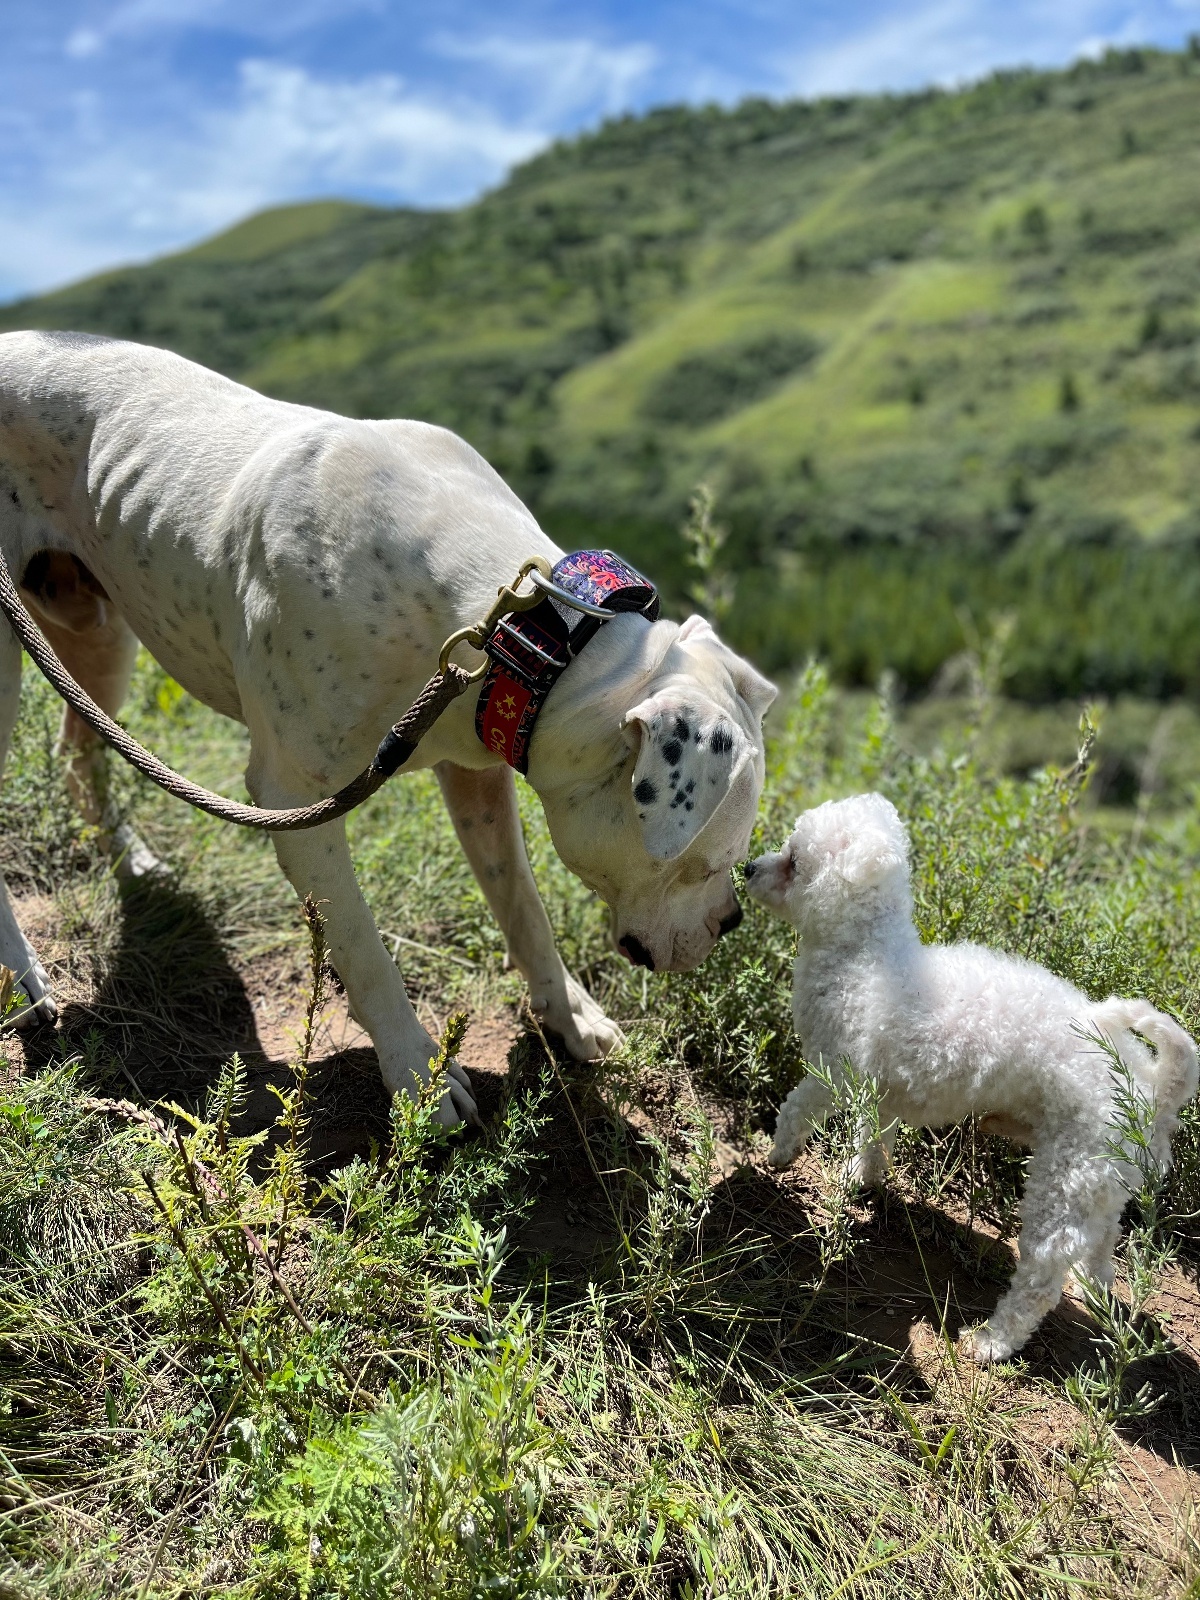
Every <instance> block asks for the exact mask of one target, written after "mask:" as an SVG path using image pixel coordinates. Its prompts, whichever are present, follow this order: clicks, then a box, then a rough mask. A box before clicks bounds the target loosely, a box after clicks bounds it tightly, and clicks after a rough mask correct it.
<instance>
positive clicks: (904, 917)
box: [746, 794, 1198, 1361]
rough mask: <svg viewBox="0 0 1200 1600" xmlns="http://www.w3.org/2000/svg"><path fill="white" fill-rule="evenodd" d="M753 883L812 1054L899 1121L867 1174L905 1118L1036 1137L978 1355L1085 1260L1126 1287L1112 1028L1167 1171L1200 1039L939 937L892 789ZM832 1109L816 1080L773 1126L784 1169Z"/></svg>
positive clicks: (1123, 1004) (775, 859) (871, 1158)
mask: <svg viewBox="0 0 1200 1600" xmlns="http://www.w3.org/2000/svg"><path fill="white" fill-rule="evenodd" d="M746 886H747V889H748V890H749V892H750V894H751V895H752V896H753V897H754V898H755V899H757V900H759V901H761V902H762V903H763V904H764V905H766V906H768V907H769V908H770V909H771V910H773V911H775V912H777V913H778V915H780V916H782V917H784V918H785V919H786V920H787V921H788V922H790V923H792V924H793V925H794V926H795V928H796V929H797V930H798V932H799V934H800V949H799V954H798V955H797V957H796V966H795V976H794V989H793V1002H792V1003H793V1017H794V1021H795V1027H796V1031H797V1033H798V1034H799V1035H800V1037H801V1039H802V1040H803V1042H804V1048H805V1053H806V1055H807V1056H808V1058H809V1059H810V1060H813V1061H816V1060H821V1061H823V1062H824V1063H826V1064H827V1065H833V1066H834V1067H835V1070H836V1064H837V1063H839V1062H842V1061H844V1060H847V1059H848V1060H849V1061H851V1062H853V1064H854V1066H855V1068H856V1069H857V1070H858V1071H859V1072H861V1073H864V1074H866V1075H868V1076H870V1077H873V1078H875V1079H877V1081H878V1082H879V1085H880V1089H881V1091H882V1098H881V1103H880V1113H881V1115H880V1123H881V1126H882V1127H883V1128H884V1130H885V1131H884V1133H883V1136H882V1139H881V1140H880V1141H879V1142H877V1143H875V1144H872V1143H870V1142H869V1141H864V1144H863V1146H862V1148H861V1150H860V1153H859V1156H858V1159H857V1162H856V1169H855V1170H856V1175H857V1176H858V1178H859V1179H860V1181H863V1182H866V1183H870V1182H872V1181H875V1180H876V1179H877V1178H878V1177H879V1176H880V1175H881V1174H882V1172H883V1170H884V1169H885V1167H886V1164H887V1159H888V1151H889V1150H890V1147H891V1144H892V1142H893V1141H894V1139H895V1135H896V1130H897V1126H898V1124H899V1123H900V1122H902V1121H903V1122H907V1123H910V1124H912V1125H913V1126H916V1127H939V1126H943V1125H945V1124H947V1123H951V1122H955V1121H957V1120H959V1119H960V1118H962V1117H965V1116H969V1115H979V1116H981V1117H982V1118H983V1123H982V1126H983V1127H984V1128H985V1129H990V1130H992V1131H995V1132H998V1133H1003V1134H1005V1135H1006V1136H1008V1137H1010V1138H1015V1139H1016V1140H1017V1141H1018V1142H1019V1143H1022V1144H1028V1145H1031V1146H1032V1148H1033V1156H1032V1159H1031V1161H1030V1164H1029V1169H1028V1174H1027V1178H1026V1186H1025V1196H1024V1199H1023V1201H1022V1205H1021V1222H1022V1226H1021V1238H1020V1263H1019V1265H1018V1267H1017V1270H1016V1272H1015V1274H1014V1275H1013V1280H1012V1283H1011V1285H1010V1286H1009V1289H1008V1292H1007V1293H1006V1294H1005V1295H1004V1297H1003V1298H1002V1299H1001V1301H1000V1303H999V1305H998V1306H997V1308H996V1310H995V1312H994V1314H993V1315H992V1317H991V1319H990V1320H989V1321H988V1322H987V1323H985V1324H984V1325H983V1326H982V1327H981V1328H977V1329H976V1330H975V1331H974V1333H973V1335H972V1340H971V1351H972V1354H974V1356H975V1357H976V1358H977V1359H978V1360H981V1361H991V1360H1000V1359H1003V1358H1004V1357H1006V1356H1008V1355H1011V1354H1012V1353H1013V1351H1015V1350H1019V1349H1020V1348H1021V1346H1022V1345H1023V1344H1024V1343H1025V1341H1026V1340H1027V1339H1028V1338H1029V1336H1030V1334H1031V1333H1032V1332H1033V1331H1034V1329H1035V1328H1036V1327H1037V1325H1038V1324H1039V1322H1040V1321H1041V1320H1042V1318H1043V1317H1044V1316H1045V1314H1046V1313H1047V1311H1049V1310H1050V1309H1051V1308H1052V1307H1053V1306H1054V1305H1056V1304H1057V1302H1058V1299H1059V1296H1060V1295H1061V1293H1062V1290H1063V1286H1064V1283H1065V1280H1066V1278H1067V1275H1068V1273H1069V1271H1070V1270H1071V1268H1072V1267H1079V1268H1080V1269H1081V1270H1083V1271H1084V1272H1086V1273H1088V1274H1090V1275H1091V1276H1093V1277H1096V1278H1099V1279H1100V1280H1102V1281H1105V1282H1111V1281H1112V1275H1113V1262H1112V1256H1113V1250H1114V1248H1115V1246H1116V1242H1117V1238H1118V1234H1119V1229H1120V1219H1121V1212H1122V1210H1123V1209H1124V1204H1125V1200H1126V1198H1127V1191H1126V1189H1125V1187H1124V1186H1123V1183H1122V1178H1123V1177H1126V1176H1128V1175H1129V1173H1130V1170H1131V1169H1130V1168H1129V1167H1128V1166H1127V1164H1126V1163H1124V1162H1122V1161H1120V1160H1117V1159H1114V1158H1113V1157H1112V1155H1111V1154H1110V1152H1109V1151H1108V1149H1107V1148H1106V1147H1107V1145H1108V1143H1109V1141H1110V1140H1111V1139H1112V1138H1113V1130H1112V1120H1113V1078H1112V1073H1111V1070H1110V1065H1111V1064H1110V1060H1109V1057H1108V1055H1107V1054H1106V1052H1105V1051H1104V1050H1103V1049H1102V1048H1101V1046H1100V1044H1099V1042H1098V1041H1097V1038H1096V1036H1097V1035H1098V1034H1099V1035H1103V1036H1104V1037H1105V1038H1107V1039H1108V1040H1109V1041H1110V1042H1111V1043H1112V1045H1113V1046H1114V1047H1115V1048H1116V1050H1117V1052H1118V1053H1119V1055H1120V1058H1121V1060H1122V1061H1123V1062H1124V1063H1125V1065H1126V1066H1127V1067H1128V1068H1129V1069H1130V1071H1131V1072H1132V1074H1133V1077H1134V1080H1135V1082H1136V1084H1137V1086H1138V1087H1139V1089H1140V1090H1141V1091H1142V1092H1143V1093H1144V1094H1145V1096H1146V1098H1147V1100H1148V1101H1149V1102H1151V1103H1152V1105H1153V1107H1154V1124H1153V1135H1152V1143H1153V1150H1154V1155H1155V1157H1156V1159H1157V1160H1158V1161H1159V1162H1160V1163H1161V1165H1162V1166H1163V1167H1164V1168H1165V1167H1166V1166H1167V1165H1168V1164H1169V1161H1170V1154H1171V1147H1170V1141H1171V1135H1172V1134H1173V1133H1174V1131H1175V1128H1176V1125H1177V1122H1178V1112H1179V1109H1180V1107H1181V1106H1182V1105H1183V1104H1184V1103H1185V1102H1186V1101H1187V1100H1189V1099H1190V1098H1191V1096H1192V1095H1193V1094H1195V1092H1196V1087H1197V1076H1198V1074H1197V1054H1196V1046H1195V1044H1194V1043H1193V1042H1192V1040H1191V1039H1190V1038H1189V1036H1188V1035H1187V1034H1186V1033H1185V1032H1184V1031H1183V1029H1182V1028H1180V1027H1179V1025H1178V1024H1177V1023H1176V1022H1174V1021H1172V1019H1171V1018H1170V1017H1168V1016H1165V1015H1163V1013H1162V1012H1160V1011H1156V1010H1155V1009H1154V1007H1153V1006H1151V1005H1150V1004H1149V1003H1148V1002H1147V1001H1145V1000H1123V999H1119V998H1116V997H1114V998H1111V999H1108V1000H1104V1001H1101V1002H1099V1003H1097V1002H1093V1001H1091V1000H1089V999H1088V997H1087V996H1086V995H1085V994H1083V993H1082V992H1081V991H1080V990H1079V989H1076V988H1075V987H1074V986H1073V985H1072V984H1070V983H1067V982H1066V981H1065V980H1064V979H1062V978H1057V977H1055V976H1054V975H1053V973H1050V972H1047V971H1046V970H1045V969H1044V968H1043V967H1039V966H1035V965H1034V964H1033V963H1032V962H1030V961H1024V960H1021V959H1020V958H1019V957H1016V956H1010V955H1005V954H1002V953H1001V952H999V951H996V950H988V949H985V948H983V947H982V946H980V945H973V944H956V945H923V944H922V943H921V941H920V938H919V937H918V935H917V931H916V929H915V927H914V926H913V920H912V898H911V895H910V892H909V873H908V835H907V832H906V830H905V827H904V824H903V822H902V821H901V820H900V817H899V815H898V814H897V812H896V809H895V807H894V806H893V805H892V804H891V803H890V802H889V801H887V800H885V799H884V798H883V797H882V796H881V795H877V794H866V795H856V796H854V797H853V798H851V799H849V800H838V801H830V802H828V803H827V804H825V805H822V806H817V807H816V808H815V809H814V810H812V811H806V812H805V813H804V815H803V816H801V817H800V818H799V819H798V821H797V823H796V830H795V832H794V833H793V834H792V836H791V838H790V839H789V840H788V841H787V844H786V845H785V846H784V848H783V850H782V852H780V853H779V854H777V855H766V856H760V857H759V859H758V860H757V861H753V862H751V863H750V864H749V866H748V867H747V868H746ZM1135 1029H1136V1034H1135V1033H1134V1032H1132V1031H1131V1030H1135ZM1137 1034H1140V1035H1141V1036H1142V1037H1141V1038H1139V1037H1137V1036H1136V1035H1137ZM1089 1036H1090V1037H1089ZM1144 1040H1149V1041H1150V1044H1151V1045H1152V1046H1153V1049H1152V1050H1151V1049H1150V1048H1148V1047H1147V1045H1146V1044H1145V1043H1144V1042H1143V1041H1144ZM830 1106H831V1097H830V1093H829V1090H828V1089H827V1088H826V1086H825V1085H824V1084H822V1083H820V1082H818V1080H817V1079H815V1078H812V1077H808V1078H805V1079H803V1080H802V1082H801V1083H800V1084H799V1085H798V1086H797V1087H796V1088H795V1089H793V1090H792V1092H791V1094H789V1095H788V1097H787V1099H786V1100H785V1102H784V1104H783V1107H782V1109H781V1110H780V1113H779V1121H778V1125H777V1127H776V1130H775V1144H774V1148H773V1149H772V1152H771V1159H772V1161H773V1162H774V1163H775V1164H776V1165H778V1166H785V1165H787V1163H788V1162H790V1161H792V1160H793V1159H794V1158H795V1156H796V1155H797V1154H798V1152H799V1151H800V1150H801V1149H802V1147H803V1146H804V1144H805V1142H806V1141H807V1139H808V1137H809V1135H810V1134H811V1133H812V1131H813V1129H814V1127H817V1126H819V1125H820V1123H821V1122H822V1121H823V1120H824V1118H825V1116H826V1115H827V1114H828V1112H829V1110H830ZM1123 1169H1124V1170H1123Z"/></svg>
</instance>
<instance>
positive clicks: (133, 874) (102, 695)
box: [38, 605, 163, 879]
mask: <svg viewBox="0 0 1200 1600" xmlns="http://www.w3.org/2000/svg"><path fill="white" fill-rule="evenodd" d="M38 620H39V622H40V624H41V627H42V631H43V632H44V633H45V635H46V638H47V639H48V640H49V641H50V643H51V645H52V646H53V647H54V651H55V653H56V654H57V656H58V658H59V660H60V661H61V662H62V663H63V665H64V666H65V667H66V669H67V671H68V672H69V673H70V674H71V676H72V677H73V678H74V679H75V681H76V682H77V683H78V684H79V685H80V686H81V687H82V688H84V689H86V690H87V692H88V694H90V695H91V697H92V699H93V700H94V701H95V702H96V704H97V705H98V706H99V707H100V708H101V710H103V711H107V712H108V714H109V716H110V717H115V716H116V715H117V713H118V712H119V711H120V709H121V706H122V705H123V704H124V701H125V696H126V693H127V692H128V689H129V680H130V678H131V677H132V675H133V664H134V661H135V660H136V659H137V649H138V642H137V639H136V638H135V636H134V634H133V632H132V631H131V629H130V628H129V627H128V626H127V624H126V623H125V621H124V619H123V618H122V617H121V616H120V615H118V613H117V612H116V611H115V610H114V609H113V607H112V606H111V605H108V606H107V607H106V608H105V620H104V621H103V623H101V624H100V625H99V626H96V627H93V628H89V629H87V630H86V631H84V632H76V631H74V630H73V629H70V628H64V627H62V626H60V625H59V624H58V623H56V622H54V621H53V619H51V618H49V617H45V616H39V619H38ZM58 750H59V754H60V755H61V756H63V757H65V759H66V764H67V787H68V789H70V791H71V797H72V799H73V800H74V801H75V804H76V805H77V806H78V808H79V812H80V815H81V816H82V817H83V819H84V821H85V822H87V823H89V824H90V825H91V826H92V827H93V828H96V829H97V830H98V831H99V833H100V836H101V838H102V839H103V841H104V844H105V847H106V848H107V850H108V852H109V854H110V855H111V856H112V860H113V871H114V873H115V874H116V876H117V877H118V878H122V879H128V878H141V877H145V876H147V875H149V874H152V873H156V872H161V871H163V866H162V863H161V862H160V861H159V860H158V858H157V856H155V854H154V853H153V851H151V850H150V849H149V848H148V847H147V846H146V845H145V844H144V843H143V842H142V840H141V839H140V838H139V837H138V835H137V834H136V833H135V832H134V830H133V828H132V827H131V826H130V825H129V823H128V822H123V821H122V820H121V819H120V817H119V816H118V815H117V809H116V805H115V803H114V802H113V799H112V797H111V795H110V793H109V787H108V760H109V756H108V748H107V746H106V745H105V743H104V741H103V739H101V738H100V735H99V734H97V733H94V732H93V731H92V729H91V728H89V727H88V725H87V723H86V722H84V721H82V719H81V718H80V717H78V716H76V714H75V712H74V711H72V710H71V708H70V707H69V706H64V707H63V717H62V726H61V729H60V731H59V736H58Z"/></svg>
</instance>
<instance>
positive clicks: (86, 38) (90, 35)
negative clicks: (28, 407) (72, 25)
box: [63, 28, 104, 61]
mask: <svg viewBox="0 0 1200 1600" xmlns="http://www.w3.org/2000/svg"><path fill="white" fill-rule="evenodd" d="M103 47H104V40H103V38H102V37H101V36H100V34H99V33H97V32H96V30H95V28H76V29H75V31H74V32H73V33H69V34H68V35H67V42H66V44H64V46H63V49H64V50H65V51H66V52H67V54H68V55H69V56H70V57H71V59H72V60H73V61H86V60H87V58H88V57H89V56H94V55H96V54H97V53H98V52H99V51H100V50H102V49H103Z"/></svg>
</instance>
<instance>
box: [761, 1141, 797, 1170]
mask: <svg viewBox="0 0 1200 1600" xmlns="http://www.w3.org/2000/svg"><path fill="white" fill-rule="evenodd" d="M797 1154H798V1146H796V1145H794V1144H792V1143H791V1141H790V1140H788V1141H785V1142H784V1143H782V1144H781V1143H780V1142H779V1140H778V1139H776V1141H775V1143H774V1144H773V1145H772V1146H771V1148H770V1150H769V1151H768V1152H767V1160H768V1161H769V1162H770V1163H771V1165H772V1166H773V1167H790V1166H791V1164H792V1162H793V1161H794V1160H795V1159H796V1156H797Z"/></svg>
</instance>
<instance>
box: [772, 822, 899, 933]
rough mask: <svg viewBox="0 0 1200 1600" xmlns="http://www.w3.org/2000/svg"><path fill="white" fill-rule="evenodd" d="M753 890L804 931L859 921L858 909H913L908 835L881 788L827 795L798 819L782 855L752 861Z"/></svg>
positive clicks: (876, 910) (878, 910)
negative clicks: (833, 797)
mask: <svg viewBox="0 0 1200 1600" xmlns="http://www.w3.org/2000/svg"><path fill="white" fill-rule="evenodd" d="M746 892H747V893H748V894H749V895H751V896H752V897H753V898H754V899H755V900H757V901H759V903H760V904H761V905H764V906H766V907H767V908H768V909H769V910H771V911H774V912H775V913H776V914H777V915H778V916H781V917H783V918H784V919H785V920H786V921H787V922H790V923H791V924H792V925H793V927H795V928H798V929H800V931H801V932H805V931H808V932H810V933H817V932H818V931H819V930H820V929H821V928H822V927H823V926H827V925H829V924H840V925H846V924H857V923H858V922H859V921H860V920H861V917H859V916H856V915H855V911H856V909H861V910H867V911H869V912H870V914H871V915H872V916H873V917H874V916H877V915H878V914H879V913H880V912H881V911H883V910H884V909H887V910H891V911H898V912H902V913H904V914H905V915H907V914H909V912H910V910H911V901H910V898H909V892H908V833H907V831H906V830H905V827H904V824H903V822H901V820H900V815H899V813H898V812H897V810H896V808H895V806H894V805H893V804H892V803H891V801H890V800H885V799H884V798H883V796H882V795H881V794H856V795H853V796H851V798H850V799H849V800H827V801H826V802H825V804H824V805H823V806H814V807H813V809H812V810H811V811H805V812H804V813H803V815H802V816H800V817H798V818H797V819H796V828H795V832H794V833H793V834H792V836H791V838H790V839H789V840H788V841H787V843H786V844H785V845H784V847H783V849H782V850H781V851H780V852H779V853H778V854H777V855H765V856H759V857H758V859H757V860H756V861H751V862H748V863H747V865H746Z"/></svg>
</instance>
